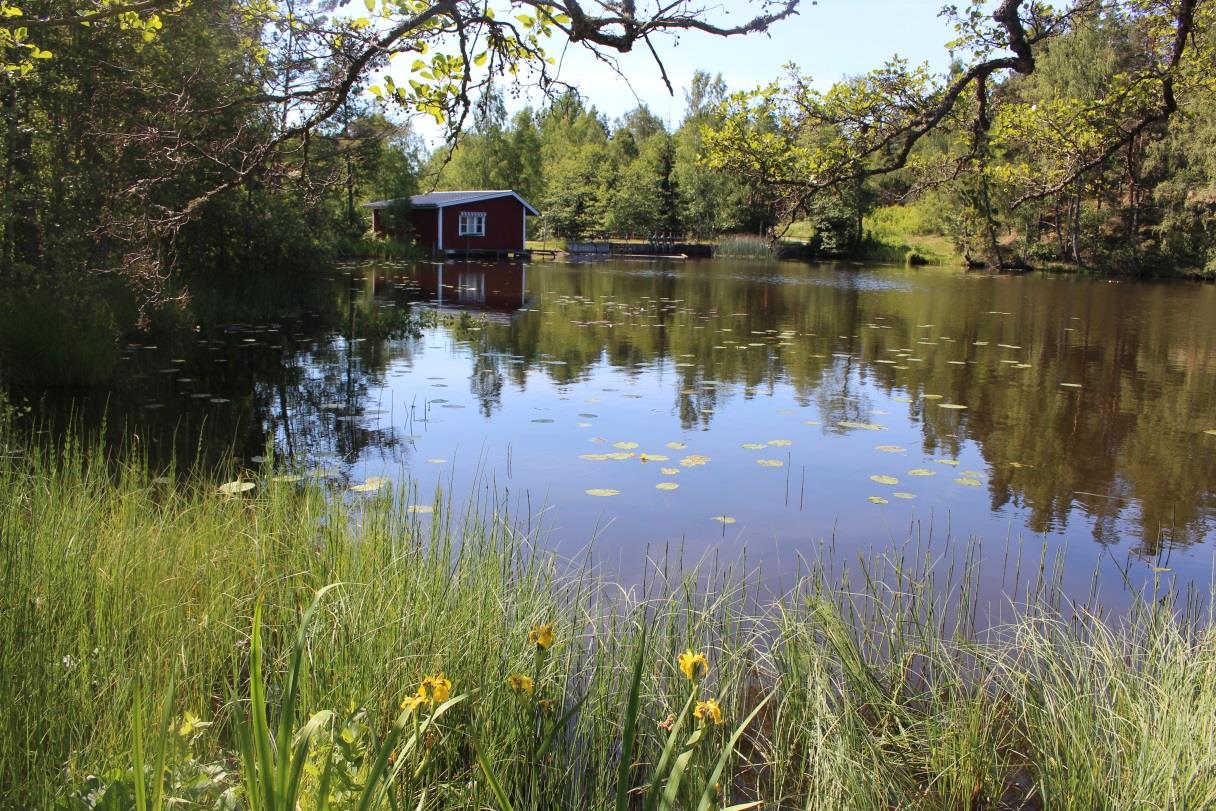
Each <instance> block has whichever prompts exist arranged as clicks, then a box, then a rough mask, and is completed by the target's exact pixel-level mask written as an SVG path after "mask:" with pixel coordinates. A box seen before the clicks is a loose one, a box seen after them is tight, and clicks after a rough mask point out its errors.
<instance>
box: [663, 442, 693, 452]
mask: <svg viewBox="0 0 1216 811" xmlns="http://www.w3.org/2000/svg"><path fill="white" fill-rule="evenodd" d="M667 447H669V448H671V449H672V450H673V451H682V450H684V449H685V448H687V447H688V444H687V443H684V442H668V443H667Z"/></svg>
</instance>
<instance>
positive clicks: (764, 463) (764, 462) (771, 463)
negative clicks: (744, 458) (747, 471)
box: [756, 459, 785, 467]
mask: <svg viewBox="0 0 1216 811" xmlns="http://www.w3.org/2000/svg"><path fill="white" fill-rule="evenodd" d="M756 464H758V465H760V467H785V462H782V461H781V460H780V459H757V460H756Z"/></svg>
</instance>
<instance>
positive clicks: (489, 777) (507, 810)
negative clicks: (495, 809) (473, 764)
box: [474, 746, 515, 811]
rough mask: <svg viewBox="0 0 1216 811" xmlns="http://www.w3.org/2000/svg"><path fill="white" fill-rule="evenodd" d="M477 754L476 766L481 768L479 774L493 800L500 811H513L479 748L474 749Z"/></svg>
mask: <svg viewBox="0 0 1216 811" xmlns="http://www.w3.org/2000/svg"><path fill="white" fill-rule="evenodd" d="M474 751H476V753H477V765H478V766H480V767H481V773H482V774H484V775H485V776H486V784H487V785H489V787H490V792H491V793H492V794H493V795H494V799H495V800H497V801H498V804H499V805H500V806H502V809H501V811H515V809H514V808H513V806H512V805H511V801H510V800H509V799H508V798H507V793H506V792H505V791H503V788H502V783H500V782H499V781H498V776H497V775H496V774H495V773H494V769H493V768H491V767H490V763H489V761H487V760H486V756H485V755H484V754H483V753H482V751H481V747H480V746H478V747H475V750H474Z"/></svg>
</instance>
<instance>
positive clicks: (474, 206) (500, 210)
mask: <svg viewBox="0 0 1216 811" xmlns="http://www.w3.org/2000/svg"><path fill="white" fill-rule="evenodd" d="M441 211H442V212H443V247H444V248H447V249H451V250H487V251H521V250H523V248H524V243H523V227H524V226H523V218H524V207H523V206H522V205H521V204H520V202H519V201H518V200H516V199H515V198H514V197H497V198H495V199H493V200H482V201H480V202H477V203H465V204H463V205H457V206H448V207H447V208H444V209H441ZM462 211H484V212H485V215H486V235H485V236H484V237H472V236H464V237H462V236H460V212H462Z"/></svg>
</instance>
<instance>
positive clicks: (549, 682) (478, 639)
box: [0, 439, 1216, 809]
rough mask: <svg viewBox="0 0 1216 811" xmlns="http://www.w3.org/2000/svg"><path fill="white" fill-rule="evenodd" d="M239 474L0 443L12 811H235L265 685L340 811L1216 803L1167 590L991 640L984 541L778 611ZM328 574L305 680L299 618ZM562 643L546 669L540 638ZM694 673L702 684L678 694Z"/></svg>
mask: <svg viewBox="0 0 1216 811" xmlns="http://www.w3.org/2000/svg"><path fill="white" fill-rule="evenodd" d="M247 475H248V476H249V477H250V480H251V481H254V482H256V487H255V488H254V489H252V490H249V491H248V492H246V493H243V494H241V495H239V496H235V497H232V496H224V495H222V494H220V493H218V492H217V491H216V488H215V486H214V484H208V483H206V482H204V481H201V480H199V481H196V480H181V481H177V480H153V479H152V478H151V475H150V474H149V473H148V472H147V471H146V470H145V469H144V467H143V466H142V465H141V464H140V463H139V461H138V459H137V458H134V457H131V456H129V455H128V456H125V457H122V458H120V459H118V460H117V461H115V460H113V459H111V460H110V461H108V462H107V461H105V460H104V454H101V453H99V452H98V451H97V450H95V449H90V448H87V447H82V446H80V445H71V444H69V445H68V446H67V448H66V449H60V450H59V451H56V452H54V453H52V452H48V451H46V450H45V449H41V448H37V447H30V446H28V445H26V444H24V443H22V442H19V441H16V440H12V439H10V440H8V441H7V442H6V443H5V444H4V447H3V453H0V538H2V540H3V545H2V549H3V562H2V565H3V571H4V583H5V588H4V589H3V590H0V806H3V807H30V808H44V807H52V806H56V805H58V806H59V807H64V808H87V807H91V805H92V804H99V803H102V802H103V801H104V802H114V803H115V805H113V806H105V807H115V808H118V807H135V806H136V805H137V796H136V793H135V789H134V786H135V783H136V781H135V779H134V776H133V772H132V767H131V764H132V761H133V754H139V755H140V756H141V757H140V759H141V762H142V763H144V764H145V769H144V774H145V775H147V776H148V780H147V785H148V793H147V794H146V796H145V798H144V799H145V801H146V806H147V807H153V805H152V802H153V799H154V798H155V792H156V785H157V782H156V781H154V780H151V777H150V776H151V775H152V774H153V773H161V774H164V775H165V780H164V783H163V785H164V786H165V787H166V791H167V792H168V794H167V796H173V797H179V798H185V799H186V800H188V801H189V802H191V803H194V805H191V806H188V807H205V808H221V807H223V808H227V807H248V806H247V805H244V804H241V805H239V806H231V805H224V803H225V802H237V801H238V800H240V798H241V797H243V796H244V795H243V792H244V791H245V790H246V789H245V788H242V786H243V785H244V783H245V782H246V781H250V780H252V785H253V786H254V787H255V788H256V787H257V786H259V785H261V784H260V783H258V781H257V780H255V779H252V777H256V776H257V775H262V776H263V777H265V776H266V775H267V774H273V773H274V772H275V768H277V767H274V768H270V769H264V768H263V766H264V765H265V763H271V764H276V763H279V762H286V758H285V755H284V752H285V751H286V747H285V746H280V747H278V748H275V747H273V746H268V747H267V748H266V750H265V756H266V758H268V760H266V761H265V762H264V763H263V762H261V761H259V758H258V757H256V756H255V757H252V758H251V759H250V760H247V761H243V760H242V759H241V757H239V756H238V754H237V752H238V750H240V746H241V741H242V740H243V738H242V733H241V730H242V729H247V728H248V727H246V726H244V723H245V722H247V721H248V720H249V719H250V717H251V713H250V707H251V706H252V707H255V708H256V707H258V706H259V703H258V695H259V692H260V691H259V690H258V685H264V686H265V696H264V700H265V702H266V703H267V704H268V706H269V709H268V710H267V712H268V715H269V718H270V720H271V724H272V726H271V727H270V730H271V732H273V730H274V729H275V728H276V727H275V726H273V725H274V724H277V722H278V720H279V718H280V717H281V715H282V710H283V707H284V705H285V704H287V705H290V702H288V701H287V700H286V697H290V696H292V695H294V694H295V692H296V691H298V702H297V703H296V705H295V709H294V711H293V712H292V713H291V715H292V718H293V723H292V724H290V725H288V727H291V728H294V729H295V730H296V738H295V740H297V741H301V740H304V739H305V738H307V739H308V740H309V741H310V742H311V749H310V750H309V751H310V754H309V755H308V756H307V758H306V760H307V761H308V764H307V768H304V769H302V771H301V772H300V775H301V777H300V784H299V790H300V792H301V796H302V800H301V802H300V806H299V807H300V808H303V809H312V808H318V807H321V804H320V803H318V801H317V797H318V796H320V795H321V794H322V793H324V794H325V795H328V796H329V797H330V799H331V803H330V805H329V807H331V808H347V807H355V805H356V801H357V798H358V796H359V794H360V792H361V791H362V789H363V788H364V787H365V786H366V785H368V784H369V783H371V782H372V781H373V780H378V781H379V783H380V785H382V786H384V787H386V789H387V791H386V794H385V800H386V803H385V806H384V807H395V808H411V809H413V808H423V809H427V808H433V809H439V808H467V809H477V808H483V807H491V808H498V809H502V808H514V809H533V808H535V809H541V808H544V809H548V808H597V809H599V808H614V807H616V808H623V807H632V808H642V807H648V808H649V807H669V808H710V807H723V806H727V805H730V804H731V803H732V802H748V801H753V800H762V801H763V802H764V806H763V807H765V808H829V809H837V808H838V809H890V808H897V807H898V808H923V809H1005V808H1053V809H1054V808H1078V809H1082V808H1083V809H1095V808H1112V809H1113V808H1119V809H1127V808H1167V807H1169V808H1200V807H1210V806H1211V804H1212V803H1213V802H1216V768H1213V767H1214V766H1216V753H1214V752H1213V750H1212V748H1211V746H1210V741H1211V740H1212V739H1213V734H1214V733H1216V636H1214V635H1213V633H1212V632H1211V631H1210V630H1208V628H1207V623H1206V620H1207V614H1206V613H1205V612H1202V611H1194V610H1190V611H1184V610H1183V608H1182V607H1181V606H1179V605H1176V604H1175V603H1174V602H1173V601H1171V600H1169V599H1165V600H1162V599H1159V597H1160V596H1159V595H1158V598H1156V599H1148V600H1145V601H1144V602H1141V603H1137V604H1136V605H1135V606H1134V607H1133V609H1132V610H1131V612H1130V613H1129V614H1128V615H1127V616H1126V618H1124V619H1123V620H1120V621H1119V622H1117V623H1108V622H1104V621H1102V620H1100V619H1098V618H1097V617H1096V616H1095V614H1094V613H1093V611H1094V610H1095V609H1096V607H1095V606H1092V605H1090V606H1088V607H1084V608H1083V607H1073V608H1072V609H1071V610H1070V611H1069V614H1068V616H1067V617H1065V616H1064V615H1062V614H1061V613H1060V612H1059V608H1060V605H1061V595H1060V593H1059V591H1058V590H1057V589H1056V588H1055V587H1054V586H1053V582H1054V581H1053V580H1052V578H1051V577H1050V574H1047V575H1044V576H1043V577H1042V578H1040V579H1039V581H1038V582H1037V583H1035V584H1032V588H1031V590H1030V591H1029V592H1024V593H1029V594H1030V595H1032V597H1030V598H1029V599H1026V600H1024V601H1023V602H1022V603H1021V604H1020V608H1019V611H1018V613H1017V617H1016V619H1014V620H1012V622H1011V623H1010V624H1005V625H1000V626H997V627H995V628H992V629H991V630H988V631H985V632H983V633H977V632H975V631H974V630H973V627H972V624H971V615H972V609H973V608H974V605H975V603H974V596H975V593H976V582H977V581H976V577H975V575H976V572H975V570H974V568H973V567H974V566H976V565H978V563H976V558H975V557H974V555H975V553H976V551H977V550H976V549H975V548H972V549H970V550H968V551H964V552H961V553H960V563H959V565H958V566H957V567H953V568H951V567H942V566H936V567H932V569H933V571H934V572H936V574H933V573H932V572H931V571H930V567H926V566H925V565H923V564H921V563H917V562H916V561H918V560H920V557H919V555H918V554H917V553H916V552H914V551H913V552H910V553H909V554H908V555H907V557H906V558H903V559H900V560H896V559H886V560H880V561H871V562H869V563H866V564H864V565H863V564H862V563H860V562H858V563H850V564H849V569H850V570H851V572H852V576H851V583H852V585H850V583H849V582H848V581H847V580H846V579H844V578H843V575H837V574H832V573H831V571H830V569H829V568H828V567H826V565H825V566H813V567H811V570H810V574H809V575H808V576H807V577H806V578H805V579H804V580H803V581H802V582H801V583H800V585H799V586H798V587H797V588H796V589H794V590H793V591H792V592H791V593H789V594H787V595H785V596H783V597H781V598H779V599H774V600H770V599H768V598H766V597H763V596H762V595H761V594H760V593H759V592H758V591H757V590H756V589H755V587H754V585H753V584H751V583H749V580H748V578H747V577H746V576H744V574H743V573H739V572H732V571H731V570H729V569H719V570H713V571H710V570H704V569H703V570H701V571H698V572H689V573H685V574H678V573H677V568H676V567H675V566H674V564H673V565H668V564H666V563H664V562H663V561H659V562H657V563H656V565H655V567H654V568H653V570H652V575H651V577H650V578H649V580H648V582H647V583H645V584H644V585H641V586H639V587H637V588H634V589H630V590H622V589H620V588H618V587H616V586H614V585H613V584H612V583H611V582H609V581H606V580H605V579H603V578H601V577H599V576H598V575H597V574H596V573H595V572H594V571H591V570H589V569H587V568H585V567H580V566H573V565H570V564H568V563H563V562H562V561H560V560H558V559H556V558H554V557H553V556H551V555H548V554H545V553H544V551H543V549H542V548H541V547H540V546H539V545H538V538H543V531H542V530H537V529H534V530H533V531H532V532H527V531H525V530H524V528H523V527H524V526H526V524H527V521H526V518H525V517H522V516H521V519H522V524H521V521H516V520H515V518H514V517H513V516H512V513H511V509H510V505H508V504H506V503H503V502H501V501H496V500H493V498H491V500H489V501H485V500H484V498H485V497H484V496H483V497H482V499H483V500H481V501H477V500H476V499H475V500H474V501H472V502H469V503H465V502H464V501H463V500H461V501H459V502H458V503H456V504H455V505H454V504H453V502H450V501H448V500H446V499H444V498H437V499H436V500H435V501H434V502H433V503H432V494H429V493H428V494H422V495H423V496H424V497H423V499H422V502H421V503H419V500H418V494H412V493H406V492H404V491H399V492H396V493H392V492H391V491H390V490H389V489H388V488H383V489H380V490H376V489H375V488H374V487H373V488H365V489H367V490H370V491H371V492H365V493H351V492H349V491H348V490H347V489H346V487H345V486H342V485H339V484H337V483H335V482H329V483H327V482H326V481H325V480H323V479H319V478H314V477H308V476H305V477H304V478H303V479H301V480H300V481H291V480H286V479H284V480H280V481H274V480H272V479H271V478H270V477H269V476H264V475H262V473H261V472H248V473H247ZM428 509H431V510H433V511H432V512H428V511H427V510H428ZM997 562H998V563H999V560H998V561H997ZM335 583H338V584H341V585H339V586H338V587H337V588H335V589H333V590H332V591H330V592H328V593H326V594H325V595H324V597H323V598H321V599H320V600H319V602H318V608H317V612H316V613H315V615H314V616H313V618H312V621H311V623H310V624H309V625H308V626H307V628H306V632H305V633H304V634H303V635H302V637H301V639H302V647H301V649H300V650H301V659H300V665H299V670H298V671H297V676H298V677H297V678H296V679H290V678H288V677H287V676H288V674H289V673H290V672H291V655H292V650H293V642H294V639H295V635H296V634H297V632H298V631H299V629H300V628H301V623H302V616H303V614H304V612H305V610H306V609H307V608H308V606H309V605H310V604H311V603H312V601H313V599H314V595H315V594H316V593H317V592H318V591H319V590H321V589H323V588H324V587H326V586H329V585H331V584H335ZM259 606H260V607H259ZM255 613H256V614H258V615H259V621H260V623H261V630H260V633H259V634H257V635H256V636H254V635H253V634H252V632H251V631H252V628H253V625H254V616H255ZM548 624H551V625H552V626H553V632H554V637H553V642H552V645H551V646H550V647H544V648H543V649H542V647H541V646H538V645H537V644H536V639H535V636H534V637H533V638H532V639H530V638H529V632H530V631H537V630H538V629H541V630H542V637H543V626H545V625H548ZM689 649H691V650H692V651H694V652H698V653H703V654H704V656H705V659H706V664H707V666H708V668H707V672H706V673H705V674H704V676H703V678H699V679H698V681H697V682H696V683H695V684H694V683H692V682H690V681H689V680H688V679H687V678H686V675H685V673H684V672H682V670H681V667H680V662H679V656H680V654H681V652H684V651H686V650H689ZM259 659H261V660H262V661H261V662H260V663H259V661H258V660H259ZM686 664H687V661H686ZM693 670H694V672H696V674H697V675H698V676H700V672H699V667H698V666H694V667H693ZM259 673H261V674H262V675H261V677H259V675H258V674H259ZM440 673H442V674H443V679H444V680H447V681H449V682H450V685H451V687H450V695H449V694H448V690H447V689H444V690H443V691H441V692H442V695H437V694H436V693H435V692H434V690H435V685H436V684H439V682H437V681H435V680H434V679H431V680H430V681H427V682H425V684H426V685H430V687H429V688H426V689H429V690H431V692H430V693H427V694H426V695H424V698H426V697H429V698H431V699H433V701H431V702H429V703H428V702H422V706H420V707H416V708H413V709H411V708H410V706H409V705H410V703H411V702H405V704H406V707H405V708H403V699H406V698H408V697H410V696H416V695H417V690H418V689H419V686H420V684H423V682H424V679H426V677H428V676H431V677H435V676H438V674H440ZM513 676H514V677H516V678H514V679H512V678H511V677H513ZM520 676H527V677H528V679H530V680H531V682H530V685H529V684H527V683H525V682H524V681H523V680H522V679H520V678H519V677H520ZM293 684H294V687H293ZM529 686H530V688H531V689H530V690H529V689H526V688H528V687H529ZM424 693H426V690H424ZM690 696H693V697H694V698H695V699H696V701H705V700H708V699H711V698H712V699H714V700H716V701H717V702H719V706H720V711H721V714H722V721H723V723H722V724H721V725H718V724H717V723H715V720H716V719H715V718H714V713H713V712H712V708H710V709H707V708H706V707H707V706H708V705H704V706H702V712H701V718H700V719H698V718H695V717H693V715H692V708H693V706H694V704H693V702H692V701H690V700H689V698H690ZM251 700H252V701H253V702H254V703H253V704H252V705H251V704H250V701H251ZM765 702H767V703H765ZM414 703H418V702H414ZM761 705H763V706H761ZM136 707H140V708H142V711H141V712H139V713H135V712H134V711H133V708H136ZM166 707H167V709H168V713H167V715H164V716H162V713H163V711H164V709H165V708H166ZM441 709H442V714H441V715H440V710H441ZM757 709H759V712H757V713H756V714H755V715H754V717H752V718H751V720H750V722H748V723H745V721H747V719H748V717H749V716H750V715H752V713H753V712H755V711H756V710H757ZM329 711H332V713H333V714H332V715H328V714H325V712H329ZM317 713H322V714H321V715H317ZM437 715H439V716H440V717H436V716H437ZM137 716H138V717H139V718H140V719H142V726H141V730H142V732H141V734H140V735H139V736H138V740H140V741H141V742H142V744H143V745H142V746H141V747H138V748H136V747H134V746H133V741H134V739H135V737H136V736H134V735H133V727H134V726H135V724H134V721H135V719H136V718H137ZM162 717H164V718H167V719H168V723H167V724H166V725H165V727H164V728H165V729H166V730H167V732H166V733H165V734H164V735H163V736H162V735H161V734H160V733H159V732H158V730H160V729H161V718H162ZM254 717H255V718H256V717H257V714H255V715H254ZM310 719H312V725H311V726H305V723H306V722H308V721H309V720H310ZM253 727H257V723H256V721H255V722H254V723H253ZM672 727H674V731H672ZM412 731H416V732H417V733H418V734H417V735H416V736H414V735H412ZM736 732H737V733H738V737H737V739H734V740H732V735H733V734H734V733H736ZM394 736H397V737H394ZM255 739H256V736H255V737H254V738H250V740H255ZM286 740H287V739H286V738H284V739H282V740H281V741H280V744H283V743H284V742H285V741H286ZM634 740H636V743H634V745H633V747H632V749H630V747H629V742H630V741H634ZM162 741H163V742H164V746H163V747H162V745H161V742H162ZM410 741H413V744H410V743H409V742H410ZM386 742H387V743H386ZM669 742H672V743H671V748H670V749H665V747H667V746H668V744H669ZM254 749H255V750H256V747H254ZM162 750H163V751H164V753H165V754H164V758H163V761H164V763H165V769H164V770H163V772H162V771H158V770H156V769H154V764H155V763H157V762H159V761H160V758H158V757H157V756H156V753H157V752H159V751H162ZM664 751H667V755H666V757H664V754H663V753H664ZM723 752H727V753H733V754H732V755H731V756H729V757H727V758H725V759H723V758H721V753H723ZM622 753H624V756H623V754H622ZM379 755H384V760H383V764H382V765H383V770H382V772H381V775H382V776H381V777H379V778H377V777H376V772H375V769H376V764H377V763H378V762H381V761H380V760H378V757H379ZM622 760H623V762H624V768H622ZM399 764H400V766H401V767H402V768H398V766H399ZM719 766H720V768H721V770H720V771H716V769H717V768H718V767H719ZM327 772H328V773H329V774H330V777H329V778H326V777H325V776H324V775H325V774H326V773H327ZM393 773H395V776H394V777H393V779H392V781H391V784H390V783H389V781H388V779H387V776H386V775H388V774H393ZM656 774H658V777H657V778H656V777H655V775H656ZM251 775H252V777H251ZM652 783H653V784H654V791H653V792H652V793H650V794H649V795H648V794H646V787H647V786H648V785H650V784H652ZM323 786H324V790H323V788H322V787H323ZM622 791H624V792H625V793H622ZM106 797H108V798H109V799H108V800H106V799H105V798H106ZM646 797H650V798H651V799H652V800H653V806H652V805H651V804H649V801H647V800H646ZM124 798H125V799H124ZM149 798H152V799H149ZM225 798H227V799H225ZM390 801H391V802H390ZM703 801H704V802H703ZM242 802H243V801H242ZM621 803H623V804H624V805H621ZM265 807H275V806H273V805H266V806H265Z"/></svg>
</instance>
